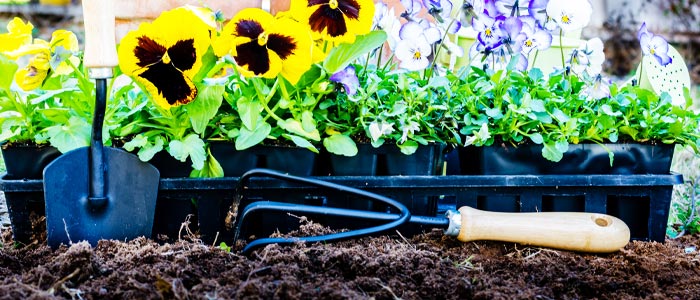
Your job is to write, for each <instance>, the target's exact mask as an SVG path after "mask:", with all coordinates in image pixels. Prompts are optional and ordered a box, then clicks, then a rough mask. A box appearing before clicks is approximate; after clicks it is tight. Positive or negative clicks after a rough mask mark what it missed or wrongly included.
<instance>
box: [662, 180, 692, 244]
mask: <svg viewBox="0 0 700 300" xmlns="http://www.w3.org/2000/svg"><path fill="white" fill-rule="evenodd" d="M695 175H697V174H695ZM677 192H678V191H677ZM676 196H678V197H675V199H674V200H675V201H673V202H672V203H671V206H672V209H671V211H672V212H673V213H672V214H671V215H670V216H669V225H670V226H669V227H667V229H666V234H667V235H668V236H670V237H671V238H675V237H678V236H680V235H683V234H698V233H700V180H698V178H695V180H691V181H689V182H687V183H686V184H685V185H684V186H683V187H682V191H681V192H680V193H676Z"/></svg>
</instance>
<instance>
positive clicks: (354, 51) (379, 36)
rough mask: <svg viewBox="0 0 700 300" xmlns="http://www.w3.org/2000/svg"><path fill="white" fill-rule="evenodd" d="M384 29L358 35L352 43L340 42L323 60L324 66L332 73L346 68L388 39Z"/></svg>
mask: <svg viewBox="0 0 700 300" xmlns="http://www.w3.org/2000/svg"><path fill="white" fill-rule="evenodd" d="M386 38H387V35H386V33H385V32H384V31H372V32H370V33H368V34H365V35H360V36H357V38H356V39H355V42H354V43H352V44H340V45H338V46H336V47H334V48H333V49H332V50H331V52H330V53H328V56H326V59H325V60H324V61H323V68H324V69H326V71H327V72H328V73H330V74H334V73H336V72H338V71H340V70H342V69H345V67H347V66H348V65H349V64H350V63H352V62H353V61H354V60H355V59H357V58H359V57H362V56H365V55H366V54H367V53H368V52H370V51H372V50H374V49H376V48H379V47H380V46H382V45H383V44H384V42H385V41H386Z"/></svg>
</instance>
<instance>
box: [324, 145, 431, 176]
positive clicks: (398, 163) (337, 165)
mask: <svg viewBox="0 0 700 300" xmlns="http://www.w3.org/2000/svg"><path fill="white" fill-rule="evenodd" d="M357 148H358V153H357V155H355V156H350V157H348V156H342V155H334V154H330V159H329V162H330V174H331V175H336V176H387V175H437V174H440V167H441V166H442V161H443V155H442V152H443V150H444V149H445V145H443V144H430V145H426V146H424V145H421V146H419V147H418V149H417V150H416V152H415V153H413V154H411V155H405V154H403V153H401V149H399V147H397V146H396V145H390V144H385V145H382V146H380V147H378V148H374V147H373V146H372V145H371V144H359V145H357Z"/></svg>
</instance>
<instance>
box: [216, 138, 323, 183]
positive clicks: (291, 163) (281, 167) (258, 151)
mask: <svg viewBox="0 0 700 300" xmlns="http://www.w3.org/2000/svg"><path fill="white" fill-rule="evenodd" d="M209 150H210V151H211V154H212V155H213V156H214V157H215V158H216V160H217V161H219V164H221V167H222V168H223V169H224V176H226V177H238V176H241V175H243V173H245V172H247V171H248V170H250V169H253V168H268V169H273V170H277V171H280V172H284V173H289V174H292V175H297V176H311V175H313V174H314V172H315V168H316V159H317V157H318V155H317V154H316V153H313V152H311V151H309V150H308V149H306V148H299V147H289V146H272V145H259V146H254V147H251V148H249V149H245V150H240V151H239V150H236V148H235V147H234V145H233V143H230V142H211V143H210V145H209Z"/></svg>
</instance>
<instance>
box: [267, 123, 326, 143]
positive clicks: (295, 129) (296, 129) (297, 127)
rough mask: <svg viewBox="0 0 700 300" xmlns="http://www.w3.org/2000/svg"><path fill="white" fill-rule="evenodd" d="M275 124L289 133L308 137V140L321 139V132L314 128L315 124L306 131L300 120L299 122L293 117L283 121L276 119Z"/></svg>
mask: <svg viewBox="0 0 700 300" xmlns="http://www.w3.org/2000/svg"><path fill="white" fill-rule="evenodd" d="M277 126H279V127H280V128H282V129H284V130H286V131H288V132H290V133H293V134H296V135H299V136H303V137H305V138H307V139H310V140H313V141H320V140H321V134H320V133H319V132H318V129H317V128H315V126H314V130H312V131H306V130H304V127H303V126H302V125H301V122H299V121H297V120H295V119H291V118H290V119H286V120H284V121H278V122H277Z"/></svg>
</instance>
